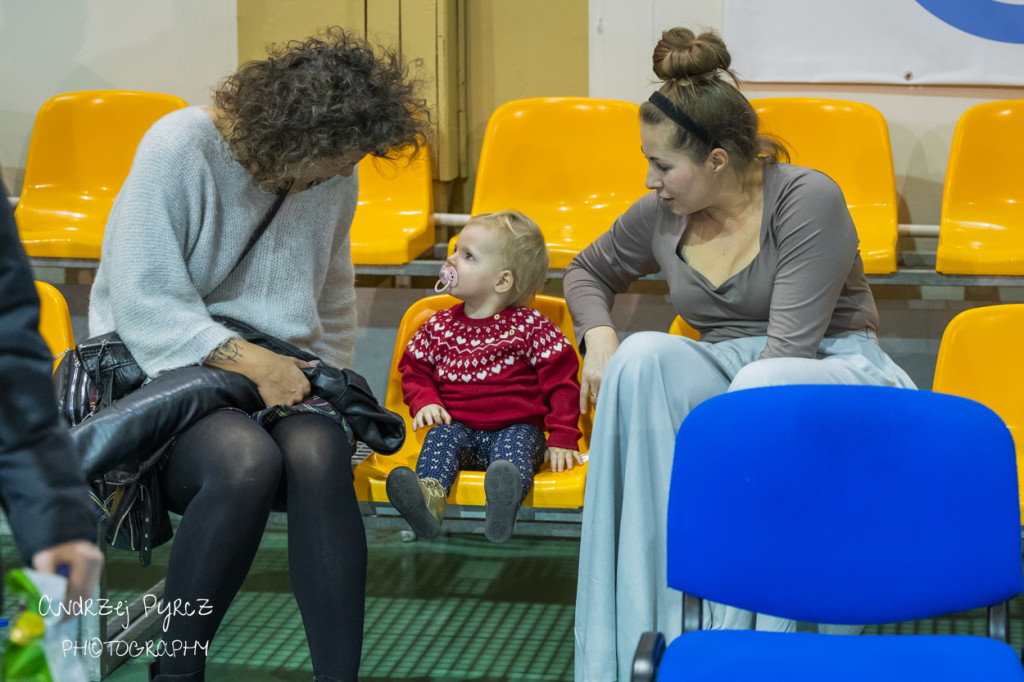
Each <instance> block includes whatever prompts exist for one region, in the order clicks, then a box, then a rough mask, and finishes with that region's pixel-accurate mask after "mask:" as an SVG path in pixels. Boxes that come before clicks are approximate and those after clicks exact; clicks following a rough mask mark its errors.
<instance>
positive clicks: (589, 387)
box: [580, 327, 619, 414]
mask: <svg viewBox="0 0 1024 682" xmlns="http://www.w3.org/2000/svg"><path fill="white" fill-rule="evenodd" d="M583 340H584V343H585V344H586V347H587V354H586V355H584V356H583V371H582V373H581V374H580V412H581V413H583V414H586V413H587V412H588V411H589V410H590V403H593V404H594V405H597V394H598V393H599V392H600V390H601V378H602V377H603V376H604V368H605V367H607V366H608V361H609V360H611V357H612V355H614V354H615V351H616V350H618V348H619V335H618V334H616V333H615V329H614V328H612V327H594V328H593V329H588V330H587V333H586V334H584V335H583Z"/></svg>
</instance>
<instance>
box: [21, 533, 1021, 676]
mask: <svg viewBox="0 0 1024 682" xmlns="http://www.w3.org/2000/svg"><path fill="white" fill-rule="evenodd" d="M3 540H5V541H6V542H4V543H2V544H4V545H6V546H5V547H4V551H5V556H8V557H10V556H12V554H11V553H10V552H11V550H10V547H9V540H10V538H3ZM368 540H369V579H368V586H367V603H366V637H365V641H364V650H363V665H362V669H361V676H360V679H361V680H362V681H363V682H386V681H391V680H412V681H416V680H422V681H427V680H429V681H432V682H440V681H455V680H460V681H461V680H476V681H497V680H503V681H504V680H508V681H512V680H571V679H572V656H573V636H572V619H573V601H574V597H575V591H576V559H577V556H578V552H579V542H578V541H576V540H571V539H555V538H529V537H514V538H512V540H510V541H509V542H508V543H507V544H504V545H493V544H490V543H489V542H487V541H486V540H485V539H484V538H483V537H482V536H474V535H450V536H445V537H442V538H439V539H437V540H433V541H429V542H403V539H402V535H401V534H400V533H398V532H394V531H372V530H371V531H369V533H368ZM108 556H109V558H108V570H109V574H108V575H109V579H110V587H111V598H112V599H118V598H125V597H126V596H127V595H129V594H135V595H138V594H140V593H145V591H146V590H147V589H148V587H149V586H150V585H151V584H152V583H153V582H155V581H156V580H158V579H159V578H160V577H162V571H163V568H162V567H163V566H164V565H166V557H167V547H166V546H165V547H161V548H158V550H157V551H156V553H155V558H154V565H153V566H151V567H149V568H147V569H142V568H140V567H139V566H138V563H137V561H136V559H135V557H134V555H132V554H129V553H126V552H120V551H117V550H111V552H110V553H109V555H108ZM984 615H985V614H984V611H971V612H968V613H960V614H953V615H950V616H946V617H943V618H938V619H933V620H926V621H916V622H911V623H901V624H898V625H889V626H881V627H872V628H869V630H868V632H870V633H878V632H883V633H893V632H898V633H908V634H909V633H922V634H924V633H957V634H975V635H984V634H985V624H984ZM1013 616H1014V622H1013V629H1012V632H1011V639H1012V643H1013V644H1014V646H1015V647H1017V649H1018V650H1019V649H1020V647H1021V645H1022V644H1024V621H1022V616H1024V599H1022V598H1020V597H1019V598H1018V599H1017V600H1015V602H1014V604H1013ZM802 629H803V628H802ZM147 664H148V660H147V659H141V658H140V659H133V660H131V661H130V662H128V663H127V664H125V665H123V666H122V667H121V668H119V669H118V670H116V671H115V672H114V673H113V674H112V675H111V676H110V677H109V678H108V679H109V680H111V681H112V682H128V681H135V680H145V679H146V666H147ZM311 672H312V667H311V665H310V661H309V652H308V650H307V648H306V643H305V637H304V635H303V632H302V625H301V622H300V620H299V614H298V609H297V607H296V604H295V600H294V598H293V597H292V595H291V590H290V588H289V584H288V570H287V559H286V542H285V534H284V532H282V531H280V530H268V532H267V534H266V536H265V538H264V541H263V545H262V546H261V549H260V552H259V554H258V555H257V558H256V562H255V565H254V567H253V569H252V571H251V573H250V575H249V578H248V580H247V581H246V583H245V585H244V587H243V591H242V592H241V594H240V595H239V596H238V598H237V599H236V601H235V603H234V604H233V605H232V607H231V610H230V611H229V613H228V616H227V619H226V620H225V622H224V624H223V626H222V628H221V631H220V633H219V634H218V636H217V639H216V640H215V641H214V642H213V644H212V645H211V648H210V664H209V666H208V679H211V680H217V681H218V682H220V681H223V682H228V681H234V680H238V681H241V680H246V681H248V680H288V681H291V680H296V681H297V680H305V681H308V680H310V679H311Z"/></svg>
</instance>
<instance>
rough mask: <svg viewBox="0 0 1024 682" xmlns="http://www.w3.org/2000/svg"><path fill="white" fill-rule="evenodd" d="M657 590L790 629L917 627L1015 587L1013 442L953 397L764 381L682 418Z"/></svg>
mask: <svg viewBox="0 0 1024 682" xmlns="http://www.w3.org/2000/svg"><path fill="white" fill-rule="evenodd" d="M668 514H669V518H668V552H669V553H668V584H669V585H670V586H671V587H674V588H676V589H678V590H682V591H684V592H687V593H689V594H693V595H696V596H699V597H703V598H705V599H711V600H713V601H718V602H722V603H726V604H731V605H733V606H738V607H741V608H745V609H749V610H752V611H757V612H759V613H768V614H771V615H775V616H781V617H786V618H793V619H796V620H802V621H809V622H821V623H845V624H870V623H892V622H899V621H903V620H911V619H917V618H927V617H932V616H935V615H939V614H943V613H954V612H957V611H962V610H967V609H972V608H978V607H981V606H986V605H989V604H994V603H998V602H1001V601H1003V600H1005V599H1009V598H1011V597H1013V596H1014V595H1017V594H1019V593H1021V592H1022V591H1024V578H1022V566H1021V541H1020V526H1019V523H1020V519H1019V508H1018V500H1017V473H1016V461H1015V455H1014V445H1013V441H1012V439H1011V437H1010V433H1009V431H1008V429H1007V428H1006V426H1005V424H1003V422H1002V420H1001V419H1000V418H999V417H998V416H997V415H996V414H995V413H994V412H992V411H991V410H990V409H988V408H987V407H985V406H983V405H981V404H980V403H977V402H974V401H971V400H967V399H965V398H960V397H956V396H951V395H944V394H939V393H931V392H927V391H915V390H909V389H900V388H887V387H873V386H777V387H771V388H758V389H750V390H746V391H737V392H734V393H727V394H724V395H721V396H718V397H715V398H712V399H710V400H707V401H705V402H704V403H702V404H701V405H699V406H698V407H697V408H696V409H694V410H693V411H692V412H691V413H690V414H689V416H688V417H687V418H686V420H685V421H684V422H683V425H682V428H681V429H680V430H679V435H678V438H677V440H676V451H675V461H674V465H673V470H672V482H671V492H670V495H669V509H668Z"/></svg>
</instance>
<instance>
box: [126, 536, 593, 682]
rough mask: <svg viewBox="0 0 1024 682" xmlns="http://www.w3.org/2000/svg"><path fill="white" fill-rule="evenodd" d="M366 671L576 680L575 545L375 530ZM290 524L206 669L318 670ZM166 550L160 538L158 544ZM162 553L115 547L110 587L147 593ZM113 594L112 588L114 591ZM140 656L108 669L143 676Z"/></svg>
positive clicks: (377, 679)
mask: <svg viewBox="0 0 1024 682" xmlns="http://www.w3.org/2000/svg"><path fill="white" fill-rule="evenodd" d="M368 541H369V542H368V546H369V570H368V581H367V594H366V597H367V599H366V628H365V632H366V635H365V639H364V644H363V662H362V668H361V669H360V680H362V681H363V682H385V681H390V680H431V681H441V680H445V681H447V680H451V681H454V680H485V681H486V680H571V679H572V656H573V646H572V641H573V640H572V619H573V602H574V601H575V595H576V560H577V556H578V554H579V543H578V541H575V540H563V539H552V538H519V537H515V538H512V540H510V541H509V542H508V543H506V544H504V545H493V544H491V543H489V542H488V541H487V540H485V539H484V538H483V536H474V535H451V536H446V537H442V538H439V539H437V540H433V541H430V542H403V539H402V535H401V534H400V533H398V532H394V531H373V530H371V531H368ZM285 547H286V543H285V534H284V533H283V532H280V531H268V533H267V534H266V536H265V538H264V540H263V544H262V546H261V548H260V551H259V553H258V555H257V557H256V562H255V564H254V566H253V569H252V571H251V572H250V575H249V578H248V579H247V581H246V583H245V585H244V586H243V591H242V593H241V594H240V595H239V596H238V598H237V599H236V600H235V603H234V604H233V605H232V607H231V610H230V611H229V612H228V615H227V618H226V620H225V622H224V624H223V625H222V626H221V630H220V632H219V633H218V635H217V639H216V640H214V642H213V644H212V645H211V647H210V663H209V666H208V679H213V680H225V681H228V680H289V681H290V680H307V681H308V680H310V679H311V677H312V666H311V664H310V660H309V652H308V649H307V648H306V641H305V636H304V634H303V632H302V624H301V621H300V619H299V613H298V607H297V606H296V604H295V599H294V598H293V597H292V594H291V589H290V587H289V583H288V570H287V559H286V549H285ZM160 549H161V550H164V548H160ZM165 562H166V552H165V551H160V550H158V552H157V554H156V557H155V559H154V565H153V566H152V567H150V568H148V569H141V568H139V567H138V566H137V564H136V563H135V560H134V557H132V556H131V555H129V554H126V553H121V552H113V551H112V552H111V553H110V554H109V564H110V566H109V570H110V586H111V589H112V590H113V589H115V588H119V592H120V590H124V589H126V588H127V590H128V591H133V592H134V593H135V594H139V593H140V592H144V591H145V590H146V589H147V587H148V585H150V584H151V583H152V580H153V579H154V578H158V577H159V574H160V571H161V570H162V568H161V567H160V564H165ZM115 596H116V595H112V597H115ZM147 662H148V661H144V660H133V661H131V662H129V663H127V664H125V665H124V666H122V667H121V668H119V669H118V670H116V671H115V672H114V673H113V674H112V675H111V676H110V677H109V678H108V679H110V680H112V681H113V682H127V681H134V680H144V679H146V670H145V667H146V664H147Z"/></svg>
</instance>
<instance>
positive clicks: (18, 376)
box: [0, 188, 103, 603]
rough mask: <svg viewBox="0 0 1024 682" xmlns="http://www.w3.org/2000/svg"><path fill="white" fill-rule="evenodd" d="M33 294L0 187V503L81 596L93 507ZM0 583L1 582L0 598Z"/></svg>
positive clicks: (29, 554) (86, 585)
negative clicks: (60, 409) (62, 412)
mask: <svg viewBox="0 0 1024 682" xmlns="http://www.w3.org/2000/svg"><path fill="white" fill-rule="evenodd" d="M52 370H53V358H52V357H51V356H50V351H49V349H48V348H47V347H46V342H45V341H43V337H42V336H40V334H39V296H38V295H37V294H36V287H35V282H34V281H33V277H32V270H31V268H30V266H29V262H28V259H27V258H26V257H25V252H24V250H23V249H22V248H21V243H20V242H19V241H18V230H17V228H16V227H15V224H14V215H13V214H12V213H11V208H10V204H9V203H8V202H7V189H6V188H4V190H3V204H2V205H0V504H2V505H3V509H4V512H5V513H6V514H7V521H8V523H9V524H10V526H11V531H12V532H13V534H14V540H15V542H16V543H17V546H18V549H19V550H20V551H21V554H22V555H23V556H24V557H25V558H26V559H28V560H29V561H30V562H31V565H32V567H33V568H34V569H36V570H37V571H41V572H43V573H56V572H57V570H58V567H60V566H66V571H67V578H68V591H67V597H68V599H72V600H74V599H82V598H88V597H89V596H91V595H92V591H93V588H94V587H95V586H96V583H97V581H98V580H99V576H100V571H101V570H102V568H103V553H102V552H101V551H100V550H99V548H98V547H96V544H95V540H96V537H97V525H96V515H95V513H94V512H93V506H92V502H91V501H90V499H89V488H88V487H87V486H86V483H85V476H84V475H83V474H82V469H81V465H80V463H79V461H78V457H77V455H76V454H75V452H74V450H73V448H72V445H71V441H70V439H69V438H68V435H67V429H66V427H65V426H64V424H63V423H61V422H60V420H59V418H58V416H57V402H56V398H55V396H54V390H53V382H52V381H51V378H50V373H51V371H52ZM2 595H3V588H2V582H0V603H2Z"/></svg>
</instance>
